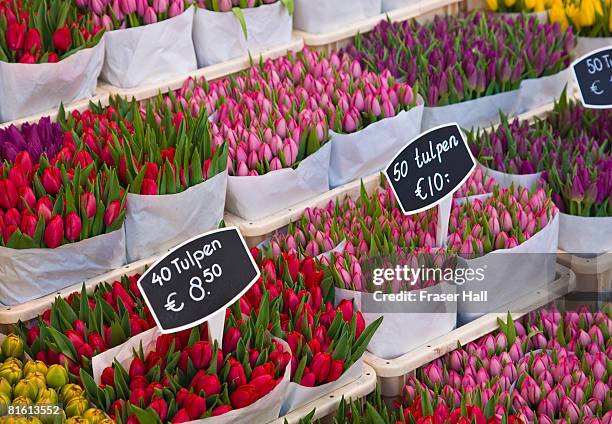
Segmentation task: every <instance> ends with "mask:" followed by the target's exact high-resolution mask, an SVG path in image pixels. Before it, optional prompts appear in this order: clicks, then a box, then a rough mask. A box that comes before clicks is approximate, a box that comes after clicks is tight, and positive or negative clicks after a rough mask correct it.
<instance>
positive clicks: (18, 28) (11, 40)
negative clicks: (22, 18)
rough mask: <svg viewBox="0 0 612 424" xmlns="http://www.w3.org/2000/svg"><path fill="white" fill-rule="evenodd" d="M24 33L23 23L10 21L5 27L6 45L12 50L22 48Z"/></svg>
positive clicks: (24, 26)
mask: <svg viewBox="0 0 612 424" xmlns="http://www.w3.org/2000/svg"><path fill="white" fill-rule="evenodd" d="M25 33H26V25H25V23H21V24H18V23H17V22H11V23H10V24H9V25H8V27H7V29H6V35H5V36H6V45H7V47H8V48H9V49H11V50H13V51H14V52H16V51H18V50H21V49H22V48H23V41H24V38H25Z"/></svg>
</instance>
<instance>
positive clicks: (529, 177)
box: [480, 165, 542, 190]
mask: <svg viewBox="0 0 612 424" xmlns="http://www.w3.org/2000/svg"><path fill="white" fill-rule="evenodd" d="M480 166H482V167H483V168H484V170H485V172H486V173H487V174H488V175H490V176H491V177H493V178H495V181H496V182H497V184H498V185H499V186H500V187H502V188H508V187H510V186H511V185H512V184H514V185H515V186H517V185H518V186H523V187H525V188H527V189H529V190H532V189H533V188H535V186H536V185H537V184H538V181H539V180H540V178H541V176H542V173H541V172H536V173H535V174H524V175H519V174H508V173H506V172H501V171H496V170H494V169H491V168H488V167H486V166H484V165H480Z"/></svg>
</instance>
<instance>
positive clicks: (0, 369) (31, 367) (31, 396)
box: [0, 334, 110, 424]
mask: <svg viewBox="0 0 612 424" xmlns="http://www.w3.org/2000/svg"><path fill="white" fill-rule="evenodd" d="M1 352H2V355H1V357H2V361H3V362H1V363H0V411H2V414H3V415H4V414H6V411H7V408H8V406H10V405H12V406H26V405H32V404H36V405H57V404H60V405H61V406H60V410H61V412H60V413H59V415H58V417H59V418H60V420H62V422H66V423H77V422H83V421H85V422H96V423H100V424H109V423H110V420H109V419H108V418H107V417H106V415H105V414H104V412H103V411H101V410H99V409H96V408H91V407H90V404H89V401H88V400H87V398H86V397H85V392H84V391H83V389H82V388H81V386H79V385H77V384H72V383H70V382H69V379H68V372H67V371H66V368H64V367H63V366H62V365H57V364H56V365H47V364H46V363H45V362H43V361H32V360H27V359H26V360H24V358H23V352H24V344H23V341H22V340H21V339H20V338H19V337H18V336H16V335H15V334H10V335H8V336H7V337H6V338H5V339H4V340H3V341H2V345H1ZM55 415H56V414H53V415H51V414H49V415H47V414H40V415H39V416H38V419H40V421H36V422H54V419H55ZM13 419H14V418H10V417H3V418H0V423H3V424H4V423H7V424H8V423H10V422H13V421H11V420H13ZM23 419H24V420H25V418H23ZM28 422H30V421H28ZM32 422H34V421H32Z"/></svg>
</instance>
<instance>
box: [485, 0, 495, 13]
mask: <svg viewBox="0 0 612 424" xmlns="http://www.w3.org/2000/svg"><path fill="white" fill-rule="evenodd" d="M486 3H487V8H488V9H489V10H490V11H492V12H497V8H498V5H497V0H486Z"/></svg>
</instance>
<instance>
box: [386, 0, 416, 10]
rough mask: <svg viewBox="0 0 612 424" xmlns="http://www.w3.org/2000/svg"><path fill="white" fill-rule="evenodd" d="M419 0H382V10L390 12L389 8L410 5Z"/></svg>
mask: <svg viewBox="0 0 612 424" xmlns="http://www.w3.org/2000/svg"><path fill="white" fill-rule="evenodd" d="M421 1H422V0H382V11H383V12H390V11H391V10H395V9H401V8H402V7H407V6H412V5H414V4H417V3H420V2H421Z"/></svg>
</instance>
